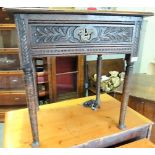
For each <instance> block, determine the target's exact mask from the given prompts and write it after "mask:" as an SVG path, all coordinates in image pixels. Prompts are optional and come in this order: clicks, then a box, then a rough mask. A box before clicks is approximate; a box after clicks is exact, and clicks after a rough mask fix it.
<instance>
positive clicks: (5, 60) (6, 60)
mask: <svg viewBox="0 0 155 155" xmlns="http://www.w3.org/2000/svg"><path fill="white" fill-rule="evenodd" d="M15 61H16V60H11V59H8V58H7V57H4V58H0V63H7V64H13V63H15Z"/></svg>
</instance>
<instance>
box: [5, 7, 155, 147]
mask: <svg viewBox="0 0 155 155" xmlns="http://www.w3.org/2000/svg"><path fill="white" fill-rule="evenodd" d="M7 10H8V11H12V12H13V13H14V15H15V22H16V25H17V31H18V36H19V41H20V48H21V62H22V68H23V71H24V75H25V82H26V91H27V101H28V108H29V112H30V122H31V127H32V135H33V143H32V146H34V147H35V146H39V136H38V121H37V110H38V100H37V93H36V84H35V80H34V79H35V78H34V64H33V62H32V58H33V57H36V56H37V57H43V56H67V55H90V54H97V55H98V59H97V90H96V100H95V101H93V108H98V107H100V76H101V59H102V54H113V53H115V54H116V53H117V54H120V53H121V54H122V53H123V54H125V55H126V57H125V59H126V63H127V66H126V75H128V76H126V78H125V85H124V88H123V92H124V95H123V100H122V104H121V110H120V119H119V128H120V129H125V115H126V109H127V103H128V96H129V95H128V91H129V90H128V85H129V83H130V78H129V77H130V74H131V73H132V68H133V64H134V61H135V60H136V59H137V54H138V42H139V35H140V27H141V23H142V19H143V17H144V16H152V15H153V13H149V12H146V13H144V12H119V11H113V12H110V11H106V12H104V11H96V12H95V11H57V10H48V9H47V8H38V9H37V8H34V9H31V8H25V9H24V8H12V9H10V8H8V9H7Z"/></svg>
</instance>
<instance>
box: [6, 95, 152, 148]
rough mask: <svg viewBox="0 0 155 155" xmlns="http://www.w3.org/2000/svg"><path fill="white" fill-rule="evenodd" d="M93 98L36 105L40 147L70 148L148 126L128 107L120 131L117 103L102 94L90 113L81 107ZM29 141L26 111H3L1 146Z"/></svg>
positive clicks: (150, 123)
mask: <svg viewBox="0 0 155 155" xmlns="http://www.w3.org/2000/svg"><path fill="white" fill-rule="evenodd" d="M94 98H95V96H89V97H85V98H78V99H71V100H66V101H61V102H57V103H54V104H47V105H43V106H40V110H39V111H38V127H39V137H40V143H41V144H40V147H43V148H45V147H46V148H47V147H54V148H55V147H58V148H63V147H74V146H78V145H79V144H85V143H86V144H87V143H88V142H90V143H91V142H92V140H98V139H99V140H102V138H104V137H105V138H107V137H112V138H114V137H113V136H116V135H117V134H124V133H128V132H129V133H130V132H134V131H135V129H140V128H141V127H144V126H150V125H152V122H151V121H150V120H148V119H147V118H145V117H144V116H142V115H140V114H139V113H137V112H135V111H134V110H132V109H131V108H128V112H127V116H126V127H127V128H126V129H125V130H120V129H119V128H118V122H119V112H120V102H119V101H118V100H116V99H114V98H112V97H111V96H109V95H107V94H102V95H101V101H102V102H103V104H101V108H100V109H99V110H96V111H93V110H91V109H90V108H85V107H83V106H82V104H83V102H85V101H87V100H89V99H94ZM131 120H134V121H131ZM25 135H26V136H25ZM121 137H122V138H123V136H121ZM115 138H116V137H115ZM106 140H107V139H106ZM108 140H109V139H108ZM31 142H32V135H31V127H30V122H29V116H28V110H27V109H26V108H25V109H22V110H14V111H10V112H7V113H6V118H5V132H4V147H7V148H17V147H20V148H21V147H22V148H25V147H31V145H30V144H31Z"/></svg>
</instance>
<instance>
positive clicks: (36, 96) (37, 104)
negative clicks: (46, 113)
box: [32, 59, 39, 110]
mask: <svg viewBox="0 0 155 155" xmlns="http://www.w3.org/2000/svg"><path fill="white" fill-rule="evenodd" d="M32 65H33V85H34V96H35V103H36V108H37V110H39V101H38V93H37V92H38V91H37V80H36V79H37V76H36V68H35V60H34V59H33V63H32Z"/></svg>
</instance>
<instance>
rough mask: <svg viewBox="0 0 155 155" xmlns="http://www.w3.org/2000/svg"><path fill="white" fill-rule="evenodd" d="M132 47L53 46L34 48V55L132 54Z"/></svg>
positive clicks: (32, 51) (32, 53)
mask: <svg viewBox="0 0 155 155" xmlns="http://www.w3.org/2000/svg"><path fill="white" fill-rule="evenodd" d="M132 50H133V48H132V47H104V48H53V49H52V48H51V49H32V50H31V55H32V56H42V55H54V56H56V55H63V54H65V55H79V54H80V55H91V54H103V53H104V54H114V53H118V54H130V53H132Z"/></svg>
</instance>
